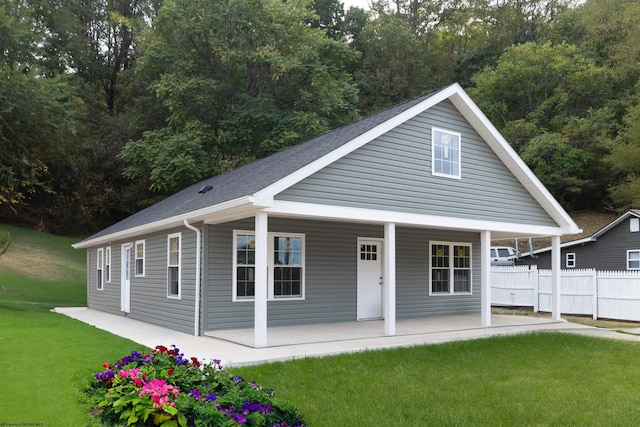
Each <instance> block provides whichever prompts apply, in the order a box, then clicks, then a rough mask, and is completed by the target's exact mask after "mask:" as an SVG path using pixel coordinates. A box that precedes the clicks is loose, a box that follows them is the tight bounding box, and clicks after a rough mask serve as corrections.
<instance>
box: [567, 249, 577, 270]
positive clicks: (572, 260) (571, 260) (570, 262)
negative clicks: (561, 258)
mask: <svg viewBox="0 0 640 427" xmlns="http://www.w3.org/2000/svg"><path fill="white" fill-rule="evenodd" d="M565 267H566V268H576V253H575V252H567V253H566V254H565Z"/></svg>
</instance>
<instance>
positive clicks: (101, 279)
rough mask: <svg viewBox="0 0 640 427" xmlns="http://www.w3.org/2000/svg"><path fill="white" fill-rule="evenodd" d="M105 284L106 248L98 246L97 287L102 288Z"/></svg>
mask: <svg viewBox="0 0 640 427" xmlns="http://www.w3.org/2000/svg"><path fill="white" fill-rule="evenodd" d="M103 286H104V249H103V248H98V251H97V259H96V289H98V290H99V291H100V290H102V288H103Z"/></svg>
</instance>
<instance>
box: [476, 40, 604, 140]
mask: <svg viewBox="0 0 640 427" xmlns="http://www.w3.org/2000/svg"><path fill="white" fill-rule="evenodd" d="M607 76H608V70H607V69H606V68H604V67H599V66H597V65H596V64H595V63H594V61H593V60H589V59H586V58H584V57H583V56H582V55H581V54H580V53H579V51H578V49H577V48H576V47H575V46H572V45H567V44H558V45H552V44H551V43H544V44H542V45H539V44H537V43H526V44H523V45H519V46H513V47H511V48H509V49H508V50H507V51H506V52H505V53H504V55H502V56H501V57H500V59H499V61H498V63H497V65H496V66H495V67H491V68H487V69H485V70H484V71H483V72H481V73H479V74H477V75H476V76H475V77H474V78H473V81H474V82H475V84H476V87H475V88H471V89H469V93H470V95H471V97H472V98H474V100H475V101H476V102H477V103H478V105H479V106H480V108H481V109H482V110H483V111H484V112H485V114H487V116H488V117H489V119H491V120H492V121H493V123H495V124H496V125H497V126H498V128H499V129H501V130H502V132H503V133H504V134H505V136H506V137H507V139H509V140H510V142H511V143H512V145H513V146H514V147H515V148H516V149H520V148H521V147H522V146H523V145H524V144H526V142H527V139H528V138H530V137H531V136H532V135H531V132H532V131H534V132H536V131H537V132H541V131H544V130H547V131H560V130H562V128H563V127H564V125H565V124H566V123H567V119H568V118H569V117H574V116H575V117H582V116H585V115H586V114H587V113H588V111H589V110H590V109H597V108H599V107H602V106H604V105H605V104H606V102H607V101H608V96H609V94H610V93H611V81H610V79H608V78H607ZM523 130H524V133H523ZM519 136H522V137H523V138H524V139H518V137H519Z"/></svg>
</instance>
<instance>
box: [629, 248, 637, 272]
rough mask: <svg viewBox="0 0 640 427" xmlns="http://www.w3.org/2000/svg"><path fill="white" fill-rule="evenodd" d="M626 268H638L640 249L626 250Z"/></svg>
mask: <svg viewBox="0 0 640 427" xmlns="http://www.w3.org/2000/svg"><path fill="white" fill-rule="evenodd" d="M627 270H640V249H634V250H632V251H627Z"/></svg>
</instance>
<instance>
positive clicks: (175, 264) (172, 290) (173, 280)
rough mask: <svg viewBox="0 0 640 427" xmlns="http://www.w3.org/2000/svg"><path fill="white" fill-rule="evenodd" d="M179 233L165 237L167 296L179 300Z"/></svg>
mask: <svg viewBox="0 0 640 427" xmlns="http://www.w3.org/2000/svg"><path fill="white" fill-rule="evenodd" d="M180 237H181V234H180V233H175V234H169V236H168V237H167V296H168V297H169V298H180Z"/></svg>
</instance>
